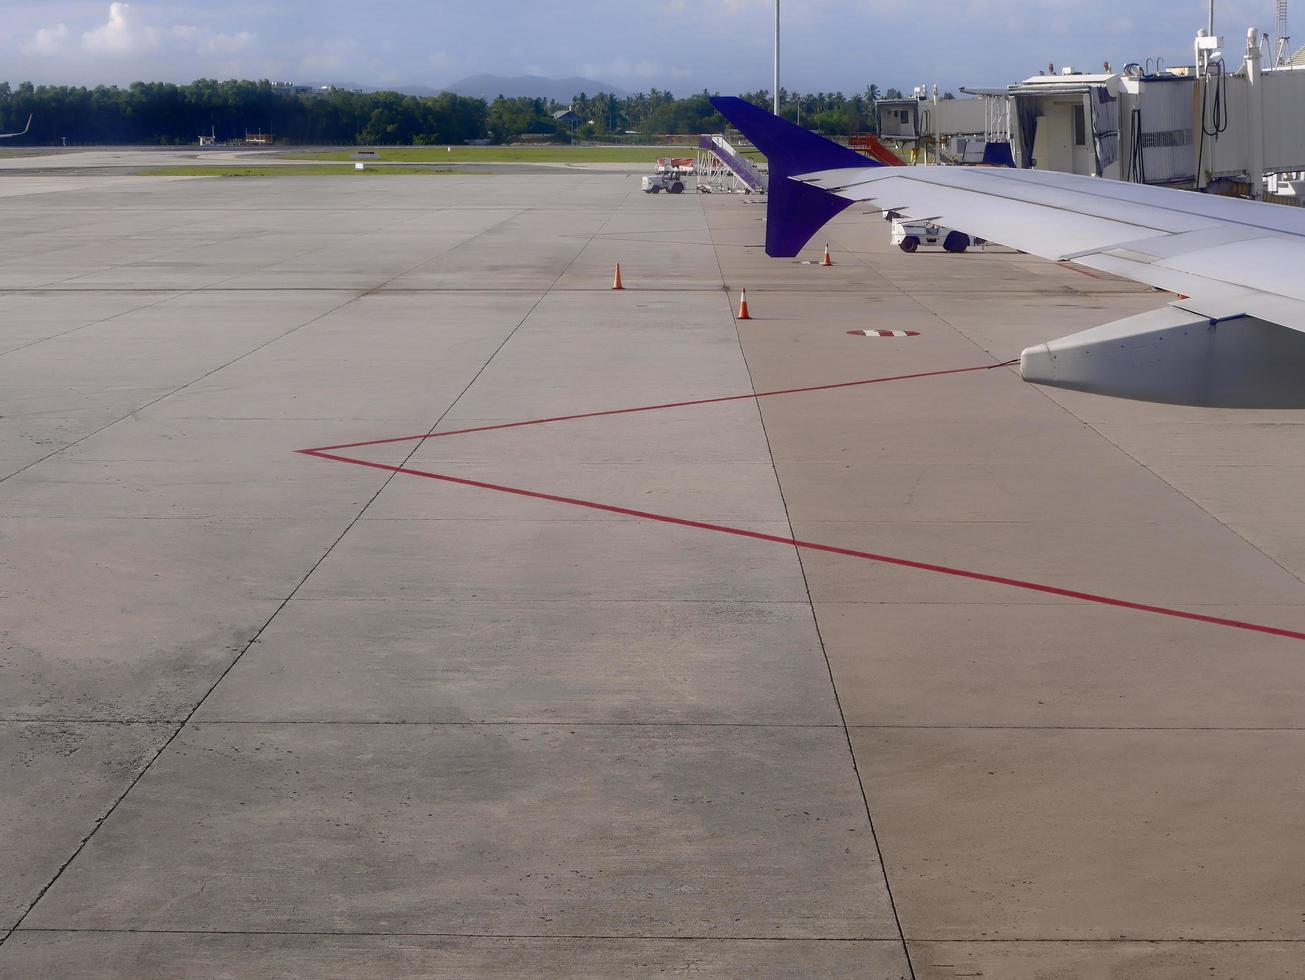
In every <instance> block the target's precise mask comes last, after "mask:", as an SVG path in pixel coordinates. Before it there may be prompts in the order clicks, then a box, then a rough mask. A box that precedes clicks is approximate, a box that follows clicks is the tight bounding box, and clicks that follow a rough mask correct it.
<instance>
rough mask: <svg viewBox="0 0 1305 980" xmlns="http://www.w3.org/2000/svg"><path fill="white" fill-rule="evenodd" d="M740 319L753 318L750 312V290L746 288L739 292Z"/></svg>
mask: <svg viewBox="0 0 1305 980" xmlns="http://www.w3.org/2000/svg"><path fill="white" fill-rule="evenodd" d="M738 318H739V319H740V320H751V319H752V317H751V316H750V315H749V314H748V291H747V290H746V289H745V290H743V291H742V292H741V293H739V316H738Z"/></svg>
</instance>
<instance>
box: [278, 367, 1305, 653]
mask: <svg viewBox="0 0 1305 980" xmlns="http://www.w3.org/2000/svg"><path fill="white" fill-rule="evenodd" d="M1015 363H1017V362H1015V361H1007V362H1006V363H1004V364H985V365H982V366H980V367H971V368H953V369H951V370H945V371H927V372H921V373H919V374H904V375H896V376H893V377H886V378H871V379H867V380H864V381H846V382H841V383H838V384H830V385H816V386H812V387H809V388H786V389H783V390H779V391H767V392H758V393H756V394H750V395H728V396H726V397H724V398H703V399H699V400H696V401H686V402H668V403H666V404H663V405H645V406H642V407H639V408H623V409H612V410H609V411H605V412H588V413H585V414H582V415H561V416H555V417H553V418H545V419H530V420H528V421H524V422H507V423H503V424H500V425H486V426H480V427H478V428H474V429H458V430H455V431H450V432H435V433H428V434H424V435H419V436H399V437H396V438H392V439H373V440H370V441H368V442H353V443H347V444H342V445H338V446H323V447H321V448H318V449H300V450H297V452H299V453H300V454H302V455H304V456H313V457H316V458H318V459H326V460H332V461H334V462H337V463H351V464H353V465H354V466H366V467H369V468H371V469H375V470H384V471H386V472H388V473H404V474H406V475H408V476H419V477H423V478H425V479H428V480H438V481H439V482H441V483H451V484H454V485H456V486H463V487H471V488H473V489H477V490H491V491H493V492H495V493H505V494H511V495H513V496H517V497H527V498H530V499H532V500H546V501H549V502H551V503H556V504H566V505H568V506H571V507H583V508H585V509H587V510H596V511H602V512H603V513H607V514H618V515H620V516H622V517H633V518H637V519H639V520H645V521H655V522H657V523H660V524H670V525H674V526H677V527H688V528H694V529H696V530H700V531H713V532H715V533H717V534H728V535H732V536H734V537H739V538H750V539H752V540H754V541H767V542H770V543H772V544H782V545H786V546H788V547H796V548H805V549H806V550H808V551H820V552H824V553H826V554H831V555H842V556H843V557H846V558H858V559H861V560H863V561H873V562H878V563H880V564H883V565H893V566H896V567H898V568H911V569H915V570H916V571H922V572H933V573H935V574H938V575H948V576H951V577H953V578H962V579H969V580H971V581H975V582H987V583H989V584H992V585H1004V586H1007V587H1009V588H1013V589H1023V590H1025V591H1027V592H1037V593H1041V594H1043V595H1053V596H1059V597H1061V598H1064V599H1074V600H1077V601H1080V602H1090V603H1094V604H1096V605H1102V606H1114V607H1116V608H1119V609H1131V610H1134V611H1135V612H1145V613H1151V614H1153V615H1157V616H1167V617H1170V618H1172V619H1185V620H1189V621H1191V622H1197V623H1206V624H1209V625H1212V626H1223V627H1227V628H1229V629H1237V630H1247V631H1249V632H1253V633H1265V634H1268V635H1270V636H1280V637H1286V638H1288V639H1293V640H1305V633H1302V632H1297V631H1296V630H1289V629H1282V628H1280V627H1277V626H1265V625H1263V624H1260V623H1250V622H1245V621H1243V620H1239V619H1225V618H1222V617H1219V616H1206V615H1204V614H1202V613H1194V612H1187V611H1185V610H1182V609H1171V608H1168V607H1166V606H1153V605H1149V604H1147V603H1142V602H1132V601H1130V600H1128V599H1117V598H1114V597H1112V596H1106V595H1097V594H1096V593H1092V592H1079V591H1077V590H1075V589H1062V588H1060V587H1058V586H1054V585H1044V584H1042V583H1040V582H1029V581H1025V580H1024V579H1016V578H1008V577H1006V576H1004V575H992V574H989V573H987V572H975V571H969V570H967V569H963V568H953V567H951V566H949V565H935V564H932V563H930V562H922V561H914V560H912V559H909V558H899V557H896V556H894V555H884V554H878V553H876V552H872V551H858V550H855V549H853V548H840V547H837V546H835V545H829V544H820V543H819V542H816V541H803V540H801V539H799V538H792V537H784V536H783V535H778V534H765V533H763V532H761V531H749V530H747V529H745V528H738V527H730V526H728V525H725V524H712V523H709V522H707V521H694V520H689V519H687V518H683V517H671V516H669V515H667V514H654V513H651V512H650V511H644V510H634V509H632V508H629V507H618V506H616V505H614V504H604V503H600V502H598V501H594V500H582V499H580V498H578V497H564V496H560V495H558V494H552V493H544V492H542V491H539V490H527V489H524V488H521V487H509V486H505V485H503V484H499V483H486V482H484V481H481V480H470V479H467V478H465V477H460V476H451V475H449V474H447V473H434V472H430V471H428V470H418V469H412V468H410V467H406V466H392V465H390V464H388V463H376V462H372V461H371V460H367V459H357V458H355V457H352V456H341V455H338V454H336V453H334V452H331V450H334V449H353V448H359V447H363V446H380V445H386V444H388V443H394V442H412V441H417V440H424V439H432V438H437V437H441V436H455V435H466V434H468V433H472V432H491V431H495V430H498V429H511V428H517V427H520V426H526V425H543V424H544V423H548V422H568V421H572V420H576V419H589V418H601V417H604V416H610V415H626V414H630V413H634V412H652V411H658V410H660V409H668V408H681V407H684V406H688V405H711V404H717V403H720V402H730V401H738V400H741V399H744V398H768V397H774V396H777V395H794V394H800V393H804V392H812V391H830V390H833V389H837V388H850V387H855V386H857V385H868V384H878V383H882V382H888V381H905V380H910V379H915V378H929V377H938V376H942V375H950V374H964V373H968V372H974V371H987V370H991V369H993V368H998V367H1008V366H1010V365H1011V364H1015Z"/></svg>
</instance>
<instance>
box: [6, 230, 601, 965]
mask: <svg viewBox="0 0 1305 980" xmlns="http://www.w3.org/2000/svg"><path fill="white" fill-rule="evenodd" d="M519 213H520V211H519V210H518V211H515V212H513V213H512V215H509V216H508V217H507V218H504V219H503V221H500V222H497V223H495V224H494V225H491V226H490V228H497V227H498V226H499V225H501V224H503V223H505V222H507V221H510V220H511V219H512V217H515V216H516V215H517V214H519ZM414 220H416V219H414ZM609 220H610V219H609ZM489 230H490V229H489V228H487V229H484V230H483V231H481V232H479V233H477V234H476V235H473V236H471V238H470V239H468V241H474V240H475V239H476V238H479V237H480V235H483V234H485V233H486V232H487V231H489ZM580 251H583V249H581V250H580ZM441 254H442V253H441ZM579 255H580V252H577V253H576V255H575V256H573V257H572V259H571V261H570V262H569V263H567V266H566V269H570V267H571V265H572V264H573V263H574V262H575V260H576V258H578V257H579ZM428 261H431V260H430V259H428V258H425V257H423V258H422V261H421V262H420V263H418V264H417V265H416V266H413V267H412V269H417V268H420V267H421V266H422V265H424V264H426V263H427V262H428ZM409 271H412V270H411V269H405V270H404V271H402V272H399V273H397V274H396V275H395V276H394V278H395V279H397V278H399V277H400V276H403V275H406V274H407V273H408V272H409ZM565 274H566V270H565V269H564V270H563V272H562V273H561V274H560V275H559V276H558V279H560V278H561V277H562V275H565ZM390 281H393V280H390ZM371 292H372V290H366V291H364V292H360V293H358V294H357V295H355V296H353V297H352V298H350V299H347V300H345V301H344V302H343V303H340V304H337V305H336V306H334V307H332V308H331V309H330V310H327V311H325V312H324V313H321V314H319V315H317V316H315V317H313V318H312V319H310V320H308V321H307V322H305V323H301V324H299V325H298V326H296V327H294V328H292V329H291V330H288V331H286V332H285V333H282V334H280V335H279V336H277V337H274V338H272V339H271V340H269V341H267V342H266V343H263V344H259V345H258V346H257V347H255V348H253V349H252V350H249V351H246V352H245V353H244V354H241V355H240V357H237V358H234V359H233V360H232V361H230V362H228V364H232V363H235V361H238V360H240V359H241V358H244V357H248V356H250V355H251V354H254V353H256V352H258V351H260V350H262V349H263V348H264V347H267V346H269V345H271V344H274V343H276V341H278V340H280V339H282V338H284V337H287V336H289V335H290V334H292V333H294V332H295V331H296V330H302V329H303V328H304V327H307V326H309V325H310V324H313V323H316V322H318V321H320V320H321V319H323V318H324V317H326V316H329V315H330V314H331V313H334V312H336V311H338V310H340V309H343V308H344V307H345V306H348V305H350V304H352V303H355V302H357V301H358V300H360V299H362V298H363V297H365V296H368V295H370V294H371ZM547 295H548V292H547V291H545V292H544V293H542V294H541V295H540V297H539V299H538V300H536V301H535V303H534V304H533V305H532V306H531V307H530V309H529V310H528V311H527V312H526V314H525V315H524V316H523V317H522V318H521V320H520V321H518V322H517V324H516V326H514V327H513V328H512V329H511V330H510V331H509V332H508V334H507V336H506V337H504V338H503V341H502V342H501V343H500V344H499V345H498V346H497V347H496V348H495V349H494V351H493V353H491V354H490V355H489V357H488V358H487V359H486V360H485V363H484V364H482V365H481V366H480V369H479V370H477V371H476V373H475V375H474V376H473V377H472V378H471V380H470V381H468V382H467V384H466V386H465V387H464V388H463V389H462V391H461V392H460V393H459V394H458V396H457V397H456V398H454V399H453V400H452V401H451V402H450V403H449V405H448V407H446V408H445V409H444V412H443V413H442V414H441V415H440V419H442V418H444V416H445V415H447V414H448V413H449V412H451V411H452V410H453V408H454V406H456V405H457V403H458V401H459V400H460V399H461V398H462V396H463V395H465V394H466V393H467V391H469V390H470V388H471V386H472V385H473V384H475V382H476V379H477V378H479V377H480V376H481V374H483V373H484V371H485V369H486V368H487V367H489V364H490V362H491V361H493V359H494V358H495V357H496V356H497V355H498V353H499V351H501V350H502V349H503V348H504V347H505V346H506V345H507V342H508V341H509V340H511V339H512V337H513V335H515V334H516V332H517V331H518V330H520V329H521V325H522V324H524V323H525V322H526V320H528V319H529V318H530V315H531V314H532V313H534V311H535V310H536V309H538V308H539V304H540V303H542V302H543V301H544V298H545V297H546V296H547ZM226 366H227V365H222V366H220V367H216V368H214V369H213V370H212V371H209V372H208V373H207V374H204V375H202V376H201V377H200V378H198V379H196V380H195V381H190V382H187V383H186V384H185V385H183V386H182V387H181V388H178V389H177V391H181V390H183V389H185V388H188V387H190V385H192V384H195V383H196V381H199V380H203V378H206V377H209V376H211V375H213V374H216V373H217V372H218V371H221V370H222V369H223V367H226ZM177 391H173V392H170V393H168V394H166V395H161V396H159V398H156V399H155V400H154V401H153V402H150V404H151V405H152V404H155V403H157V402H159V401H162V400H163V399H164V398H168V397H170V396H171V395H174V394H176V393H177ZM148 407H149V405H145V406H142V408H137V409H134V410H133V411H132V412H129V413H127V415H126V416H123V418H128V417H130V416H131V415H133V414H135V413H136V412H139V411H142V410H143V408H148ZM121 421H122V419H117V420H115V421H114V422H110V423H109V424H108V425H105V426H101V427H100V429H97V430H96V432H100V431H103V430H104V429H107V428H108V427H109V426H110V425H115V424H117V423H118V422H121ZM437 425H439V420H438V419H437V420H436V422H435V424H434V425H432V426H431V429H432V431H433V430H434V428H435V426H437ZM93 435H95V433H94V432H92V433H89V434H88V435H86V436H83V437H82V439H79V440H77V442H82V441H84V440H85V439H89V438H90V437H91V436H93ZM77 442H74V443H70V444H69V446H64V447H63V448H61V449H58V450H56V451H55V452H54V453H51V454H50V456H53V455H56V454H57V453H60V452H63V451H64V450H65V449H68V448H69V447H70V446H74V445H77ZM415 452H416V448H415V447H414V449H413V452H412V453H409V454H408V455H407V456H406V457H405V459H404V462H407V460H409V459H411V458H412V455H413V453H415ZM44 458H45V459H49V458H50V457H49V456H46V457H44ZM39 462H42V460H37V463H39ZM35 465H36V463H32V464H29V466H27V467H24V468H23V469H22V470H18V471H16V473H11V474H9V476H15V475H17V473H21V472H23V471H24V470H26V469H29V468H30V467H31V466H35ZM9 476H6V477H4V478H3V479H0V483H3V482H4V480H7V479H9ZM393 478H394V477H393V475H391V476H389V477H387V478H386V479H385V480H384V481H382V483H381V485H380V487H379V488H378V489H377V490H376V492H375V493H374V494H372V496H371V497H370V498H368V500H367V502H366V503H365V504H363V506H362V509H361V510H359V512H358V514H357V516H355V517H354V518H353V519H352V520H351V521H349V523H348V524H347V525H346V526H345V528H344V530H343V531H341V532H340V534H339V535H338V536H337V537H336V538H335V540H334V541H332V542H331V544H330V545H329V546H328V547H327V549H326V551H325V552H324V553H323V554H322V556H321V557H320V558H318V559H317V560H316V561H315V562H313V564H312V566H311V567H310V568H309V569H308V571H307V573H305V575H304V576H303V578H301V579H300V580H299V582H298V583H297V584H296V585H295V587H294V588H293V589H291V590H290V592H289V594H287V595H286V596H285V598H283V599H281V600H280V603H279V604H278V605H277V607H276V609H274V610H273V611H272V614H271V615H270V616H268V618H267V621H266V622H264V623H263V625H262V626H260V627H259V628H258V630H257V632H255V633H254V635H253V637H252V638H251V639H250V640H249V642H248V643H246V644H245V645H244V646H243V647H241V649H240V651H239V652H238V653H237V654H236V655H235V657H233V658H232V659H231V662H230V663H228V664H227V665H226V667H225V668H224V669H223V670H222V671H221V673H219V674H218V676H217V679H216V680H214V681H213V683H212V684H211V685H210V686H209V688H208V689H207V690H206V691H205V692H204V694H203V695H202V696H201V697H200V698H199V700H198V701H196V702H195V704H194V706H193V707H191V709H190V711H189V712H187V714H186V716H185V717H184V718H183V719H182V720H181V723H180V724H178V725H176V727H175V728H174V729H173V731H172V733H171V734H170V735H168V737H167V738H165V739H164V740H163V741H162V743H161V744H160V745H159V747H158V749H157V750H156V751H155V752H154V754H153V755H152V756H150V758H149V759H148V761H146V763H145V764H144V765H143V766H142V767H141V768H140V771H139V772H137V773H136V775H135V776H134V777H132V779H130V780H129V781H128V783H127V785H126V787H125V788H124V789H123V791H122V792H121V793H120V794H119V795H118V797H117V798H116V799H115V800H114V801H113V803H112V804H110V806H109V808H108V809H107V810H106V811H105V812H104V814H103V815H102V816H101V817H99V818H97V819H96V820H95V822H94V824H93V825H92V826H91V829H90V830H89V831H88V832H87V834H86V835H85V836H84V837H83V838H82V839H81V841H79V842H78V844H77V846H76V847H75V848H73V851H72V853H71V854H70V855H69V856H68V858H67V859H66V860H65V861H64V862H63V863H62V864H61V865H59V867H58V869H57V870H56V871H55V873H54V875H53V876H52V877H51V878H50V880H49V881H47V882H46V883H45V884H44V885H43V886H42V887H41V888H40V890H39V891H37V893H36V896H35V897H34V898H33V899H32V901H31V902H30V903H28V905H27V907H26V908H25V909H23V911H22V914H21V915H19V916H18V918H17V919H16V920H15V921H14V922H13V924H12V925H10V926H9V927H8V929H7V930H6V931H5V933H4V935H2V936H0V947H3V946H4V944H5V943H6V942H7V941H8V940H9V937H10V936H12V935H13V934H14V932H16V931H17V930H18V928H19V927H20V926H21V925H22V924H23V921H24V920H25V919H26V918H27V917H28V916H29V915H31V913H32V910H33V909H35V908H36V906H37V905H39V904H40V902H41V899H42V898H44V897H45V894H46V893H47V892H48V891H49V890H50V889H51V888H52V887H54V885H55V883H56V882H57V881H58V880H59V879H60V877H62V876H63V873H64V872H65V871H67V870H68V868H69V866H71V864H72V863H73V861H75V860H77V855H79V854H81V852H82V851H83V850H84V849H85V848H86V845H87V844H89V843H90V841H91V839H92V838H93V837H94V836H95V834H96V831H98V830H99V829H100V827H102V826H104V824H105V823H106V822H107V821H108V820H109V818H110V817H112V816H113V814H114V812H115V811H116V810H117V809H118V807H119V806H120V805H121V804H122V801H123V800H125V799H126V798H127V797H128V795H130V793H131V791H132V790H133V789H134V788H135V787H136V785H137V784H138V783H140V781H141V780H142V779H143V778H144V777H145V774H146V773H147V772H149V770H150V768H151V767H152V766H153V765H154V763H155V762H157V761H158V760H159V759H160V758H161V757H162V755H163V753H164V752H166V751H167V750H168V747H169V746H170V745H171V744H172V743H173V742H174V741H175V740H176V738H177V736H178V735H180V734H181V733H182V732H183V731H184V730H185V728H186V725H187V724H188V723H189V722H190V720H191V718H193V717H194V715H195V713H196V712H197V711H199V709H200V708H202V707H203V706H204V702H205V701H207V700H208V699H209V697H210V696H211V695H212V694H213V692H214V691H215V690H217V688H218V686H219V685H220V684H221V683H222V681H224V680H225V679H226V677H227V675H228V674H230V673H231V671H232V670H234V669H235V666H236V664H238V663H240V661H241V660H242V659H243V658H244V656H245V654H246V653H248V652H249V651H250V650H251V649H252V648H253V647H254V644H256V643H258V641H259V638H260V637H261V636H262V635H263V633H264V632H265V631H266V630H267V628H268V627H269V626H271V625H272V622H273V621H274V620H275V619H276V617H277V616H278V615H279V614H280V612H281V611H282V610H283V609H285V607H286V606H288V605H289V604H290V601H291V600H292V599H293V598H294V597H295V594H296V593H297V592H298V591H299V590H300V589H302V588H303V586H304V583H306V582H307V581H308V579H309V578H311V577H312V574H313V572H315V571H316V570H317V568H318V566H320V565H321V564H322V562H324V561H326V559H327V558H328V557H329V556H330V554H331V552H332V551H334V550H335V547H336V545H338V544H339V543H340V542H341V541H342V540H344V537H345V535H347V534H348V533H349V531H350V530H351V529H352V528H353V527H354V525H355V524H357V523H358V521H359V520H360V519H361V518H362V515H363V514H364V513H365V512H366V511H367V508H368V507H370V506H371V505H372V504H373V503H374V502H375V501H376V498H377V497H379V496H380V495H381V492H382V491H383V490H384V489H385V488H386V487H387V486H388V485H389V483H390V481H391V480H392V479H393Z"/></svg>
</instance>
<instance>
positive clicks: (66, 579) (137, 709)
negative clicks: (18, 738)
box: [0, 517, 343, 719]
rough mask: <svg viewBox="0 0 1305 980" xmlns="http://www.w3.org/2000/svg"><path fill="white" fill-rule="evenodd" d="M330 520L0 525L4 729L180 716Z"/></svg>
mask: <svg viewBox="0 0 1305 980" xmlns="http://www.w3.org/2000/svg"><path fill="white" fill-rule="evenodd" d="M342 529H343V524H342V522H341V521H340V520H338V519H337V520H300V521H294V522H288V521H274V520H273V521H268V520H261V521H260V520H248V519H242V520H151V519H129V520H122V519H112V518H107V519H90V518H78V517H74V518H35V517H24V518H12V519H3V520H0V536H3V545H4V547H3V552H2V555H3V557H0V595H4V596H5V597H6V598H5V605H6V609H7V612H8V615H7V616H6V619H5V623H4V625H3V627H2V628H0V629H2V633H0V636H2V637H3V650H4V660H5V667H6V676H7V678H8V683H6V684H4V685H3V686H2V687H0V714H2V715H3V716H7V717H52V718H65V717H75V718H127V719H135V718H146V719H148V718H156V717H163V718H176V717H184V716H185V714H186V713H187V712H188V711H189V708H190V707H193V705H194V704H195V703H196V699H197V698H199V697H201V696H202V695H203V694H204V692H205V691H207V690H208V688H209V687H210V686H211V685H212V684H213V683H214V682H215V681H216V680H217V678H218V677H219V676H220V674H221V672H222V671H223V670H224V669H225V668H226V666H227V665H228V664H229V663H230V662H231V660H232V659H233V658H234V657H235V655H236V654H237V653H238V652H239V650H241V649H243V647H244V646H245V645H246V644H247V643H248V642H249V640H250V639H252V638H253V636H254V635H255V633H256V631H257V630H258V629H259V628H260V627H261V626H262V625H263V624H264V623H265V622H267V620H268V618H269V617H270V616H271V615H272V614H273V613H274V612H275V611H276V609H277V607H278V605H279V604H280V602H281V601H282V600H284V599H285V597H286V596H288V595H289V594H290V593H291V591H292V590H293V589H294V588H295V586H296V585H297V584H298V583H299V581H300V580H301V579H302V578H303V576H304V575H305V574H306V573H307V571H308V569H310V568H311V567H312V563H313V562H314V561H316V560H317V559H318V558H320V557H321V556H322V555H323V554H325V552H326V550H327V549H328V548H329V547H330V545H331V542H332V541H334V540H335V539H336V537H338V535H339V534H340V532H341V530H342Z"/></svg>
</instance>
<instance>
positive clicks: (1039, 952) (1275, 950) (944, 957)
mask: <svg viewBox="0 0 1305 980" xmlns="http://www.w3.org/2000/svg"><path fill="white" fill-rule="evenodd" d="M910 948H911V961H912V963H913V964H914V966H915V975H916V976H917V977H919V978H920V980H950V978H952V977H1001V978H1002V980H1047V978H1051V977H1054V978H1060V977H1065V978H1069V977H1075V978H1082V980H1188V978H1190V977H1228V978H1233V980H1240V978H1248V980H1249V978H1251V977H1254V978H1255V980H1290V978H1292V977H1295V976H1297V975H1298V974H1299V973H1300V964H1301V957H1302V955H1305V949H1302V948H1301V944H1300V943H1275V942H1246V943H1204V942H1166V943H1135V942H1094V943H1022V942H985V943H963V942H953V943H929V942H917V943H911V947H910Z"/></svg>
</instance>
